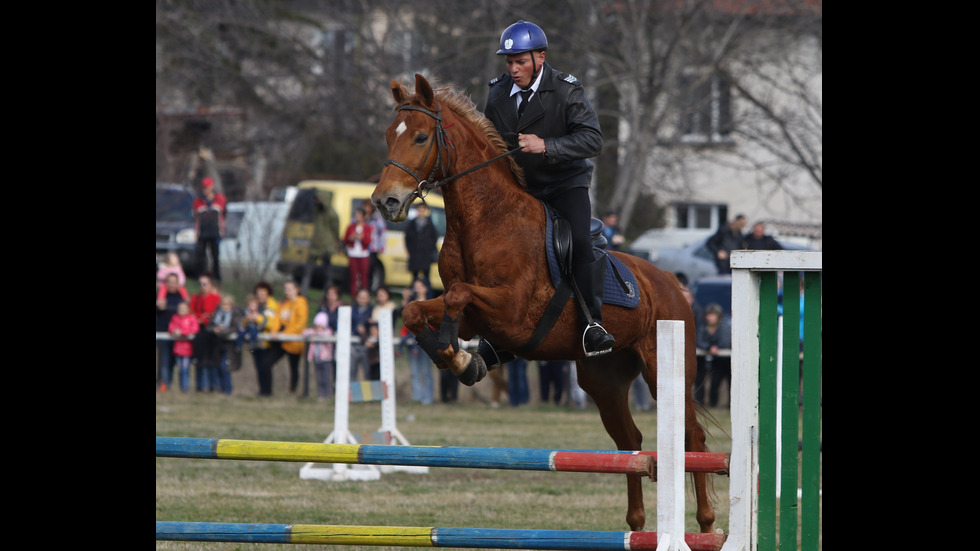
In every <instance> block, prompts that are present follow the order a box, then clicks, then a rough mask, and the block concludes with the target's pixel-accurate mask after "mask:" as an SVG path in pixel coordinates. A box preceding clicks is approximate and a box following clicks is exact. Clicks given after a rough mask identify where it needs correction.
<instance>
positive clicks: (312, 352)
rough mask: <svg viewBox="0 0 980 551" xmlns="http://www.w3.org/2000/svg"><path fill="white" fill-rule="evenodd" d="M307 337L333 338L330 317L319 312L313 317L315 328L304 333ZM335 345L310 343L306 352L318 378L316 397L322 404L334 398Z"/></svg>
mask: <svg viewBox="0 0 980 551" xmlns="http://www.w3.org/2000/svg"><path fill="white" fill-rule="evenodd" d="M303 335H304V336H306V337H331V336H333V335H334V331H333V329H330V317H329V316H328V315H327V313H326V312H318V313H317V315H316V316H313V327H312V328H310V329H306V330H304V331H303ZM333 353H334V343H332V342H326V341H310V345H309V348H307V350H306V361H308V362H310V363H312V364H313V373H314V374H315V376H316V395H317V400H318V401H320V402H323V401H326V400H327V399H328V398H333V380H334V374H333V372H334V357H333Z"/></svg>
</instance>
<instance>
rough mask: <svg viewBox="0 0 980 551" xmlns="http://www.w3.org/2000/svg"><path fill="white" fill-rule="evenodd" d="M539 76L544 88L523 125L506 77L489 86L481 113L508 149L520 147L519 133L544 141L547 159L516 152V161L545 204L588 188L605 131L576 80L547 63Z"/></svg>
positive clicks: (525, 116) (531, 103)
mask: <svg viewBox="0 0 980 551" xmlns="http://www.w3.org/2000/svg"><path fill="white" fill-rule="evenodd" d="M541 72H542V74H541V83H540V84H539V85H538V90H537V92H535V94H534V95H533V96H532V97H531V102H530V103H529V104H528V106H527V108H526V110H525V112H524V116H523V117H521V119H520V121H518V119H517V98H516V97H515V96H511V95H510V91H511V88H512V87H513V86H514V79H512V78H511V77H510V75H507V74H503V75H501V76H499V77H497V78H495V79H493V80H491V81H490V83H489V85H490V93H489V95H488V97H487V106H486V108H485V109H484V110H483V112H484V114H485V115H486V116H487V118H488V119H490V121H491V122H493V125H494V126H495V127H496V128H497V131H498V132H500V134H501V136H503V138H504V140H505V141H506V142H507V144H508V147H509V149H514V148H515V147H517V134H518V133H521V134H535V135H537V136H538V137H540V138H543V139H544V141H545V147H546V148H547V157H544V156H542V155H540V154H532V153H521V152H518V153H515V160H516V161H517V163H518V164H519V165H521V168H523V169H524V179H525V180H526V181H527V184H528V191H530V192H531V194H532V195H534V196H535V197H537V198H539V199H543V200H545V201H547V200H548V199H549V198H551V197H554V196H556V195H558V194H560V193H562V192H564V191H566V190H568V189H570V188H574V187H589V185H590V182H591V179H592V169H593V166H592V162H591V161H589V157H595V156H596V155H598V154H599V153H600V152H601V151H602V131H601V130H600V129H599V118H598V116H597V115H596V112H595V110H594V109H593V108H592V104H591V103H590V102H589V98H588V97H587V96H586V94H585V89H584V88H583V87H582V84H581V83H580V82H579V81H578V79H576V78H575V77H574V76H572V75H569V74H567V73H562V72H559V71H556V70H554V69H552V68H551V66H550V65H548V64H547V63H544V64H543V65H542V67H541ZM546 114H547V116H546Z"/></svg>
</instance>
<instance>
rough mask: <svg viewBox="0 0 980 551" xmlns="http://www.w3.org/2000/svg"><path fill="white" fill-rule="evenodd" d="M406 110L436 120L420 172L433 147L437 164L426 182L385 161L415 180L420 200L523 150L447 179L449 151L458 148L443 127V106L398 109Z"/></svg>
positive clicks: (515, 150)
mask: <svg viewBox="0 0 980 551" xmlns="http://www.w3.org/2000/svg"><path fill="white" fill-rule="evenodd" d="M406 109H408V110H412V111H421V112H422V113H425V114H426V115H429V116H430V117H432V118H433V119H435V120H436V131H435V139H434V140H430V141H429V149H428V150H427V151H426V152H425V158H424V159H422V166H420V167H419V171H421V170H422V169H423V168H425V165H426V163H427V162H428V161H429V155H431V154H432V147H433V145H435V146H436V164H434V165H432V172H430V173H429V177H428V178H426V179H425V180H423V179H422V178H421V177H420V174H419V172H416V171H414V170H412V169H411V168H409V167H407V166H405V165H404V164H402V163H400V162H398V161H396V160H394V159H388V160H386V161H385V166H388V165H395V166H397V167H398V168H400V169H402V170H404V171H405V172H407V173H408V174H409V176H411V177H412V178H415V182H416V183H417V184H418V185H417V186H416V187H415V192H414V194H415V196H416V197H418V198H420V199H422V200H425V196H426V195H428V194H429V191H430V190H433V189H435V188H438V187H442V186H444V185H446V184H448V183H449V182H452V181H453V180H455V179H456V178H459V177H461V176H465V175H467V174H469V173H470V172H473V171H474V170H479V169H481V168H483V167H485V166H487V165H489V164H490V163H492V162H494V161H497V160H499V159H502V158H503V157H506V156H508V155H511V154H513V153H516V152H518V151H520V150H521V148H519V147H518V148H515V149H511V150H510V151H507V152H506V153H502V154H500V155H497V156H496V157H494V158H493V159H490V160H489V161H486V162H483V163H480V164H478V165H476V166H474V167H473V168H470V169H468V170H465V171H463V172H460V173H459V174H456V175H455V176H451V177H448V178H447V177H446V169H447V168H448V167H447V166H446V165H448V162H449V149H456V147H455V146H454V145H453V144H452V142H451V141H449V137H448V136H447V135H446V128H445V127H444V126H443V125H442V105H438V106H437V109H438V110H437V111H435V112H433V111H432V110H430V109H426V108H425V107H419V106H416V105H408V104H406V105H402V106H401V107H399V108H398V110H399V111H403V110H406ZM452 124H453V123H450V126H452ZM436 171H441V172H442V178H443V179H442V180H435V179H433V178H434V177H435V175H436Z"/></svg>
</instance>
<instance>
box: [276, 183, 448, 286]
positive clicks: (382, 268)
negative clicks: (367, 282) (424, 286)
mask: <svg viewBox="0 0 980 551" xmlns="http://www.w3.org/2000/svg"><path fill="white" fill-rule="evenodd" d="M374 187H375V184H374V183H371V182H347V181H339V180H304V181H302V182H300V183H299V184H297V185H296V188H297V192H296V196H295V197H294V198H293V204H292V206H290V208H289V214H288V215H287V216H286V224H285V227H284V228H283V232H282V241H281V243H280V246H279V251H280V259H279V262H277V263H276V269H277V270H279V271H280V272H282V273H284V274H287V275H291V276H292V277H293V278H294V279H296V280H297V281H299V280H301V279H302V277H303V269H304V267H305V266H306V259H307V257H308V256H309V254H310V249H309V247H310V240H311V239H312V237H313V213H314V205H315V198H316V191H317V190H328V191H331V192H333V207H334V209H335V210H336V211H337V215H338V217H339V218H340V236H343V234H344V232H345V231H346V230H347V226H348V225H349V224H350V222H351V218H352V217H353V215H354V211H355V210H357V208H358V207H360V206H361V203H363V202H365V201H369V200H370V197H371V193H373V192H374ZM425 202H426V204H428V205H429V210H430V211H431V213H430V217H431V219H432V223H433V225H434V226H435V227H436V230H437V231H438V232H439V241H438V247H439V248H440V249H441V248H442V240H443V237H445V235H446V211H445V204H444V203H443V199H442V196H441V195H439V194H438V193H430V194H429V195H428V196H427V197H426V198H425ZM417 203H418V201H416V204H417ZM408 216H409V218H408V219H406V220H405V221H404V222H399V223H395V222H387V229H388V231H387V240H386V241H385V249H384V252H383V253H381V254H379V255H378V260H379V262H373V263H372V266H371V290H372V291H374V290H377V288H378V287H380V286H381V285H382V284H383V285H386V286H388V287H409V286H411V284H412V281H411V274H410V273H409V271H408V253H406V252H405V227H406V226H407V224H408V223H409V222H410V221H411V220H412V219H414V218H415V216H416V210H415V206H412V209H411V211H410V212H409V215H408ZM340 236H338V237H340ZM330 263H331V264H332V266H331V273H330V274H329V278H330V282H331V283H334V284H338V285H341V290H342V291H346V290H347V289H348V288H349V285H348V282H349V277H350V273H349V270H348V267H347V255H346V254H345V253H344V251H343V250H342V249H341V250H338V251H337V252H335V253H334V254H333V256H331V257H330ZM433 264H434V263H433ZM429 273H430V274H431V275H430V277H431V278H432V288H433V289H437V290H440V291H441V290H443V286H442V279H440V278H439V269H438V267H436V266H435V265H433V266H432V268H431V270H430V272H429ZM324 276H325V274H324V270H323V263H322V262H321V261H320V259H317V261H316V268H315V269H314V271H313V278H312V281H311V285H312V286H314V287H318V288H319V287H322V286H324V283H325V281H326V279H325V277H324Z"/></svg>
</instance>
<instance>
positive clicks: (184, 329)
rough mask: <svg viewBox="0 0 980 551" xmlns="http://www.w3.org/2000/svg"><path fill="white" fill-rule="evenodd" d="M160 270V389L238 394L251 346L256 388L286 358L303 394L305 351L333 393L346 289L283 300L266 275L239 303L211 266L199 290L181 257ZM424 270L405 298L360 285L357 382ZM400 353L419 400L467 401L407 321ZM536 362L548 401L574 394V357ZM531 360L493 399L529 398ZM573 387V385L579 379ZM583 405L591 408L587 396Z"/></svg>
mask: <svg viewBox="0 0 980 551" xmlns="http://www.w3.org/2000/svg"><path fill="white" fill-rule="evenodd" d="M157 275H158V279H157V331H158V332H165V333H167V334H168V335H169V338H159V339H158V340H157V348H158V351H159V352H158V366H159V368H158V377H157V390H158V391H159V392H168V391H170V390H171V389H172V388H173V383H174V380H175V378H176V382H177V384H178V385H179V386H178V388H179V389H180V391H181V392H184V393H187V392H191V391H192V390H193V391H197V392H217V393H224V394H228V395H230V394H232V391H233V386H232V373H234V372H236V371H238V370H239V369H241V367H242V365H243V356H244V355H245V354H248V355H250V356H251V358H252V364H253V365H254V366H255V370H256V380H257V383H258V391H257V395H258V396H271V395H272V394H273V369H274V367H275V366H276V364H277V363H279V362H280V360H282V359H283V358H284V357H285V359H286V362H285V363H286V365H287V366H288V381H289V382H288V385H289V386H288V391H289V393H290V394H292V395H298V391H299V388H298V387H299V384H298V383H299V380H300V376H299V375H300V371H299V368H300V363H301V361H302V360H303V359H305V360H306V361H307V362H308V365H309V366H311V367H312V373H313V375H314V377H315V389H316V396H317V399H318V400H319V401H326V400H329V399H332V398H333V396H334V392H335V388H336V365H337V362H336V360H337V358H336V356H335V343H334V342H333V341H332V339H328V338H329V337H333V336H335V335H336V334H337V331H338V328H337V321H338V319H337V315H338V308H339V307H340V306H342V305H345V302H344V300H343V298H342V292H341V289H340V287H338V286H336V285H331V286H329V287H327V288H326V289H325V290H324V293H323V299H322V301H321V303H320V304H319V305H311V304H309V301H308V300H307V299H306V297H304V296H303V295H302V294H301V290H300V286H299V284H298V283H297V282H295V281H292V280H287V281H285V282H283V283H282V287H281V292H280V296H281V298H276V296H275V295H276V293H275V291H274V289H273V286H272V285H271V284H269V283H268V282H265V281H260V282H258V283H256V284H255V285H254V287H253V288H252V289H251V291H250V292H249V293H248V295H247V297H246V298H245V300H244V304H243V305H242V306H241V307H239V306H238V304H237V303H236V300H235V297H234V296H233V295H232V294H230V293H223V292H222V291H221V290H220V288H219V285H218V284H217V283H216V282H215V281H214V278H213V276H212V275H211V274H209V273H205V274H202V275H200V276H198V277H197V284H198V287H199V290H198V291H196V292H195V293H193V294H189V293H188V291H187V287H186V282H187V278H186V276H185V274H184V271H183V269H182V268H181V266H180V262H179V260H178V259H177V258H176V256H175V255H174V256H173V257H168V259H167V261H166V262H165V263H162V264H161V265H160V268H159V270H158V274H157ZM418 275H419V276H420V277H417V278H416V279H415V281H414V282H413V284H412V286H411V287H410V288H405V289H403V290H402V297H401V298H402V300H401V301H400V302H396V301H395V300H394V299H393V297H392V296H391V293H390V291H389V290H388V288H387V287H384V286H382V287H380V288H378V290H377V291H376V292H375V293H374V295H372V294H371V293H370V291H369V290H368V289H366V288H362V289H358V290H357V291H356V292H355V294H354V299H353V300H352V301H351V304H349V306H351V333H352V336H354V337H356V338H355V339H354V340H353V341H352V343H351V358H350V379H351V381H358V380H365V381H368V380H378V379H380V376H381V374H380V365H381V364H380V353H379V350H378V336H379V335H378V313H379V312H380V311H381V310H384V309H388V310H390V311H391V312H392V316H393V318H392V321H396V320H397V319H398V318H399V317H400V315H401V310H402V308H403V307H404V306H405V305H407V304H408V303H410V302H412V301H415V300H426V299H429V298H432V297H433V296H434V294H433V292H432V290H431V289H430V288H429V282H428V281H427V278H425V277H422V274H418ZM311 310H312V311H311ZM311 317H312V323H310V324H308V323H307V320H309V319H310V318H311ZM396 327H398V325H396ZM260 335H264V336H263V337H262V338H260ZM277 337H278V338H277ZM396 354H397V355H399V356H405V357H406V358H407V360H408V365H409V373H410V375H409V377H410V388H411V399H412V400H413V401H415V402H418V403H420V404H426V405H428V404H432V403H435V402H436V401H437V400H438V401H441V402H443V403H454V402H457V401H458V400H459V380H458V379H457V378H456V376H455V375H453V374H452V372H451V371H449V370H448V369H443V370H439V369H437V368H436V367H435V365H434V364H433V363H432V360H431V359H430V358H429V356H428V355H427V354H426V353H425V352H424V351H423V350H422V349H421V347H419V346H418V344H417V343H416V342H415V337H414V335H412V334H411V333H410V332H409V331H408V330H407V329H406V328H405V327H404V326H401V327H400V339H398V341H397V347H396ZM537 363H538V378H539V381H540V398H541V402H542V403H549V402H552V403H554V404H556V405H561V404H565V403H568V402H569V401H570V400H572V399H573V396H572V393H573V390H574V389H572V388H570V384H569V375H570V372H571V374H572V376H573V378H574V362H569V361H541V362H537ZM527 366H528V362H527V361H526V360H523V359H519V358H518V359H516V360H514V361H511V362H508V363H507V364H506V366H504V368H502V369H501V370H500V371H501V372H502V373H499V374H497V375H499V376H498V377H496V378H495V380H494V383H493V384H494V389H493V392H494V398H493V402H492V403H493V405H494V406H495V407H496V406H497V405H498V401H499V396H500V394H502V393H504V392H505V393H506V394H507V397H508V399H509V402H510V405H511V406H513V407H517V406H520V405H522V404H526V403H528V402H529V401H530V390H529V385H528V379H527ZM437 371H438V376H437V375H436V372H437ZM175 374H176V377H175ZM437 385H438V394H437V392H436V386H437ZM571 385H572V386H573V387H574V386H575V385H574V380H573V381H572V383H571ZM578 390H579V393H581V389H578ZM563 398H564V402H563ZM580 401H581V400H579V402H580ZM576 405H577V406H578V407H584V403H578V402H576Z"/></svg>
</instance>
